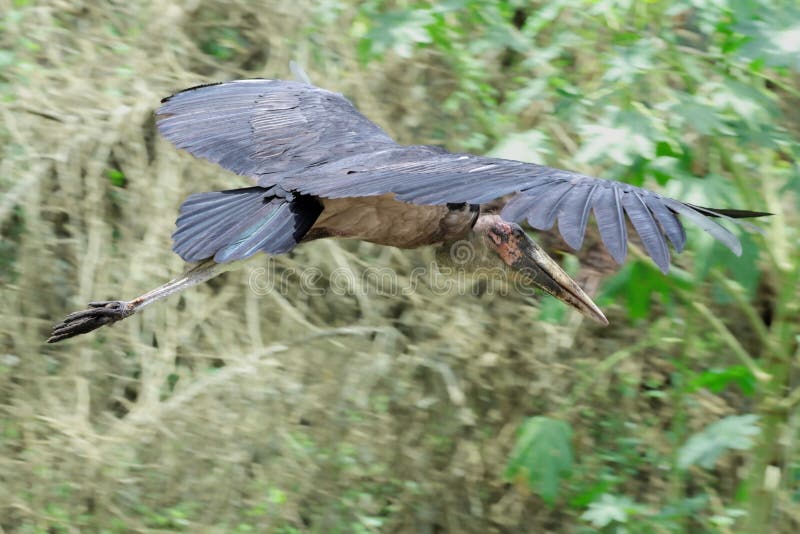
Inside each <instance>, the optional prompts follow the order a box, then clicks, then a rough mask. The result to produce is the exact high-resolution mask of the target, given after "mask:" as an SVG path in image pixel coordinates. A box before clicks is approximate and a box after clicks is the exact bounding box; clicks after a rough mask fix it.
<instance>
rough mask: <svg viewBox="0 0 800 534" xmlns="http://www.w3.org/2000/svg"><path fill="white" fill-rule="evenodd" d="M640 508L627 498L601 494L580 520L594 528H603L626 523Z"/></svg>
mask: <svg viewBox="0 0 800 534" xmlns="http://www.w3.org/2000/svg"><path fill="white" fill-rule="evenodd" d="M641 508H642V507H641V506H640V505H637V504H636V503H634V502H633V501H632V500H631V499H630V498H629V497H625V496H616V495H608V494H603V495H601V496H600V499H598V500H597V501H595V502H593V503H591V504H590V505H589V509H588V510H586V511H585V512H584V513H583V515H581V519H583V520H585V521H588V522H590V523H591V524H592V526H594V527H597V528H603V527H606V526H608V525H611V524H612V523H627V522H628V519H629V518H630V517H631V516H633V515H636V514H637V513H639V511H640V510H641Z"/></svg>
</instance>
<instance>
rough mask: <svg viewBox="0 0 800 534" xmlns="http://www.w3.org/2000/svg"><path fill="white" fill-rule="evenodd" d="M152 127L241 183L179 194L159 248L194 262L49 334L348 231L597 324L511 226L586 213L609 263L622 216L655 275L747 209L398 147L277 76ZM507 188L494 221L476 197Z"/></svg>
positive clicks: (579, 237)
mask: <svg viewBox="0 0 800 534" xmlns="http://www.w3.org/2000/svg"><path fill="white" fill-rule="evenodd" d="M162 103H163V104H162V106H161V108H160V109H159V110H158V112H157V114H156V116H157V124H158V129H159V131H160V132H161V134H162V135H163V136H164V137H165V138H166V139H168V140H169V141H171V142H172V143H173V144H174V145H175V146H177V147H178V148H182V149H185V150H187V151H188V152H189V153H191V154H193V155H195V156H197V157H201V158H204V159H207V160H209V161H211V162H214V163H217V164H219V165H220V166H222V167H223V168H226V169H228V170H230V171H233V172H235V173H237V174H240V175H243V176H247V177H249V178H250V179H251V180H252V181H253V182H254V185H253V186H251V187H246V188H240V189H231V190H227V191H217V192H208V193H196V194H193V195H191V196H190V197H189V198H188V199H186V201H185V202H184V203H183V204H182V206H181V209H180V216H179V217H178V220H177V229H176V231H175V233H174V234H173V241H174V243H173V249H174V250H175V252H176V253H178V254H179V255H180V256H181V257H182V258H183V259H184V260H186V261H187V262H190V263H197V264H198V265H197V266H195V267H193V268H191V269H190V270H189V271H187V273H185V274H184V275H183V276H182V277H181V278H178V279H176V280H174V281H172V282H169V283H167V284H165V285H164V286H162V287H161V288H157V289H155V290H153V291H151V292H148V293H146V294H145V295H142V296H141V297H138V298H137V299H134V300H132V301H130V302H126V301H113V302H100V303H93V304H92V305H91V307H90V309H88V310H85V311H82V312H76V313H75V314H72V315H70V316H68V317H67V319H66V320H65V321H64V322H63V323H61V324H59V325H57V326H56V328H55V330H54V332H53V335H52V336H51V338H50V339H49V341H51V342H53V341H59V340H61V339H65V338H68V337H71V336H74V335H77V334H81V333H85V332H88V331H91V330H93V329H95V328H97V327H99V326H102V325H104V324H109V323H112V322H114V321H117V320H120V319H123V318H125V317H127V316H129V315H130V314H132V313H134V312H135V311H137V310H138V309H140V308H142V307H144V306H146V305H148V304H150V303H152V302H154V301H156V300H159V299H160V298H163V297H164V296H166V295H169V294H173V293H175V292H176V291H180V290H182V289H183V288H185V287H189V286H191V285H194V284H196V283H199V282H201V281H203V280H206V279H208V278H210V277H212V276H214V275H216V274H217V273H218V271H219V270H220V266H221V265H225V264H230V263H232V262H235V261H237V260H241V259H244V258H247V257H249V256H252V255H253V254H256V253H257V252H265V253H267V254H282V253H285V252H287V251H289V250H291V249H292V248H294V247H295V246H297V245H298V244H300V243H301V242H304V241H310V240H313V239H320V238H327V237H341V238H352V239H361V240H364V241H369V242H372V243H377V244H380V245H391V246H395V247H399V248H415V247H419V246H424V245H435V244H445V245H446V244H450V243H453V242H455V241H459V240H462V241H465V242H467V243H469V244H471V246H473V247H475V249H476V255H475V256H476V257H480V258H483V260H482V261H483V262H484V263H485V264H489V263H491V262H492V261H493V262H496V264H497V266H498V267H500V268H502V269H503V270H505V271H509V270H510V271H511V272H513V273H515V274H514V275H515V276H517V275H524V276H526V277H527V278H528V279H529V280H531V281H532V283H533V284H534V285H536V286H538V287H540V288H541V289H543V290H545V291H547V292H548V293H550V294H553V295H555V296H557V297H558V298H560V299H561V300H564V301H565V302H568V303H569V304H570V305H572V306H574V307H576V308H578V309H579V310H581V311H582V312H583V313H584V314H586V315H588V316H590V317H592V318H593V319H595V320H597V321H599V322H603V323H606V322H607V321H606V319H605V317H604V316H603V314H602V312H600V310H599V309H597V307H596V306H595V305H594V303H592V301H591V299H590V298H589V297H588V296H587V295H585V294H584V293H583V291H582V290H581V289H580V287H578V285H577V284H576V283H575V282H574V281H572V280H571V279H570V278H569V277H568V276H567V275H566V273H564V272H563V271H562V270H561V269H560V268H559V267H558V265H557V264H556V263H555V262H554V261H553V260H552V259H551V258H549V256H547V255H546V254H545V253H544V251H543V250H542V249H541V248H540V247H539V246H538V245H536V243H534V242H533V241H532V240H531V239H530V238H529V237H528V236H527V235H526V234H525V232H523V231H522V229H521V228H520V227H519V226H517V225H516V224H514V223H515V222H517V221H522V220H527V222H528V223H529V224H530V225H531V226H532V227H534V228H537V229H549V228H551V227H552V226H553V225H555V224H556V223H557V224H558V228H559V231H560V233H561V235H562V236H563V238H564V240H565V241H566V243H567V244H568V245H570V246H572V247H573V248H576V249H577V248H580V246H581V244H582V243H583V238H584V234H585V231H586V227H587V224H588V222H589V218H590V215H591V214H592V213H593V214H594V217H595V219H596V221H597V225H598V228H599V230H600V236H601V238H602V241H603V243H604V244H605V245H606V248H607V249H608V250H609V252H610V253H611V255H612V257H613V258H614V259H615V260H616V261H617V262H618V263H621V262H622V261H624V259H625V256H626V254H627V240H628V231H629V230H628V227H629V225H628V222H630V226H631V228H632V229H633V230H634V231H635V232H637V233H638V234H639V237H640V239H641V243H642V245H643V248H644V250H645V252H646V253H647V254H648V255H649V256H651V257H652V259H653V260H654V261H655V263H656V264H657V265H658V266H659V268H660V269H661V270H662V271H664V272H667V270H668V269H669V263H670V253H669V246H668V243H671V244H672V246H673V248H674V249H675V250H677V251H678V252H680V251H681V250H682V248H683V246H684V243H685V239H686V236H685V233H684V230H683V226H682V224H681V221H680V219H679V216H682V217H684V218H686V219H688V220H691V221H693V222H694V223H696V224H698V225H699V226H701V227H702V228H703V229H704V230H706V231H707V232H709V233H710V234H711V235H712V236H714V237H715V238H716V239H718V240H719V241H721V242H722V243H723V244H725V245H726V246H727V247H728V248H730V249H731V250H733V251H734V252H735V253H737V254H739V253H740V252H741V245H740V243H739V241H738V239H737V238H736V236H735V235H734V234H732V233H731V232H730V231H728V230H727V229H726V228H724V227H723V226H720V225H719V224H717V223H716V222H714V221H713V220H712V219H714V218H723V219H729V220H732V219H734V218H740V217H752V216H759V215H764V214H763V213H759V212H747V211H741V210H725V209H713V208H704V207H700V206H694V205H691V204H687V203H683V202H680V201H677V200H673V199H669V198H666V197H663V196H661V195H659V194H657V193H654V192H651V191H647V190H644V189H641V188H637V187H634V186H631V185H628V184H624V183H621V182H614V181H610V180H602V179H599V178H592V177H589V176H584V175H582V174H578V173H575V172H570V171H564V170H559V169H553V168H551V167H546V166H543V165H535V164H531V163H523V162H519V161H511V160H504V159H498V158H488V157H483V156H476V155H471V154H454V153H450V152H447V151H444V150H442V149H441V148H437V147H431V146H420V145H412V146H402V145H399V144H397V143H396V142H395V141H394V140H392V139H391V137H389V136H388V135H387V134H386V133H385V132H384V131H383V130H382V129H380V128H379V127H378V126H377V125H375V124H374V123H372V122H370V121H369V120H368V119H367V118H365V117H364V116H363V115H361V114H360V113H359V112H358V111H357V110H356V109H355V107H354V106H353V105H352V104H351V103H350V102H349V101H348V100H347V99H345V98H344V97H343V96H342V95H339V94H336V93H332V92H330V91H326V90H324V89H320V88H318V87H315V86H313V85H309V84H306V83H298V82H288V81H282V80H239V81H234V82H228V83H222V84H212V85H204V86H198V87H194V88H190V89H187V90H185V91H181V92H179V93H177V94H175V95H173V96H171V97H168V98H166V99H164V100H163V101H162ZM507 195H509V196H511V198H510V200H509V202H508V203H507V204H506V205H505V207H504V208H503V209H502V211H501V212H500V214H499V215H497V214H488V213H486V214H484V213H481V212H480V205H481V204H484V203H486V202H490V201H493V200H495V199H498V198H500V197H504V196H507Z"/></svg>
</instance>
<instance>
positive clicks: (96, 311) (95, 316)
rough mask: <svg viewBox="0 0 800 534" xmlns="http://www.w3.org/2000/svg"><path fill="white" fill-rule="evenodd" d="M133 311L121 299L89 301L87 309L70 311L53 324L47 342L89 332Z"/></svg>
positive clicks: (128, 304)
mask: <svg viewBox="0 0 800 534" xmlns="http://www.w3.org/2000/svg"><path fill="white" fill-rule="evenodd" d="M133 312H134V308H133V306H131V305H130V303H128V302H125V301H122V300H110V301H109V300H106V301H97V302H90V303H89V309H86V310H80V311H76V312H73V313H70V314H69V315H67V316H66V317H65V318H64V320H63V321H61V322H60V323H58V324H57V325H55V326H54V327H53V331H52V333H51V334H50V337H49V338H48V339H47V342H48V343H56V342H58V341H61V340H63V339H68V338H71V337H73V336H77V335H80V334H85V333H87V332H91V331H92V330H95V329H97V328H100V327H101V326H104V325H107V324H111V323H115V322H117V321H121V320H122V319H125V318H126V317H130V316H131V315H133Z"/></svg>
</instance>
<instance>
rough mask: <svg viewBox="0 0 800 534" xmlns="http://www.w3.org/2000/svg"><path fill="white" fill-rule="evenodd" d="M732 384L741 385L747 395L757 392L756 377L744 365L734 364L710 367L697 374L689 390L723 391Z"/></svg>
mask: <svg viewBox="0 0 800 534" xmlns="http://www.w3.org/2000/svg"><path fill="white" fill-rule="evenodd" d="M731 384H735V385H737V386H739V389H741V390H742V393H744V394H745V395H747V396H751V395H752V394H753V393H755V389H756V385H757V382H756V377H755V376H753V373H752V372H750V370H749V369H748V368H747V367H745V366H743V365H732V366H730V367H725V368H724V369H709V370H708V371H705V372H703V373H700V374H699V375H697V376H695V377H694V378H693V379H692V380H691V381H690V382H689V391H696V390H698V389H700V388H706V389H708V390H709V391H711V392H713V393H721V392H722V391H724V390H725V389H726V388H727V387H728V386H730V385H731Z"/></svg>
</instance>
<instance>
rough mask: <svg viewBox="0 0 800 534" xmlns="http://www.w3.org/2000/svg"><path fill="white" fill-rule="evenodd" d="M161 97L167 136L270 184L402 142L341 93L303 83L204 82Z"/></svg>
mask: <svg viewBox="0 0 800 534" xmlns="http://www.w3.org/2000/svg"><path fill="white" fill-rule="evenodd" d="M161 102H162V105H161V107H160V108H159V110H158V112H157V113H156V120H157V125H158V130H159V132H161V135H163V136H164V137H165V138H166V139H168V140H169V141H171V142H172V143H173V144H174V145H175V146H177V147H178V148H183V149H185V150H186V151H188V152H189V153H190V154H192V155H194V156H197V157H200V158H204V159H207V160H209V161H212V162H214V163H217V164H219V165H220V166H222V167H224V168H226V169H228V170H231V171H233V172H235V173H237V174H241V175H244V176H249V177H251V178H253V179H254V180H255V181H256V182H257V183H258V185H262V186H266V187H269V186H272V185H276V184H278V183H279V182H280V180H281V179H282V178H284V177H286V176H293V175H296V174H298V173H302V172H304V171H306V170H308V169H311V168H315V167H318V166H321V165H325V164H326V163H329V162H331V161H334V160H338V159H341V158H343V157H346V156H351V155H354V154H362V153H369V152H373V151H375V150H381V149H384V148H387V147H396V146H398V145H397V144H396V143H395V142H394V141H393V140H392V138H391V137H389V136H388V135H387V134H386V133H385V132H384V131H383V130H381V129H380V128H379V127H378V126H377V125H376V124H375V123H373V122H371V121H370V120H368V119H367V118H366V117H364V116H363V115H361V113H359V112H358V110H357V109H356V108H355V107H353V104H351V103H350V101H349V100H347V99H346V98H345V97H343V96H342V95H340V94H338V93H332V92H330V91H326V90H324V89H320V88H318V87H314V86H312V85H308V84H305V83H300V82H289V81H283V80H237V81H234V82H228V83H219V84H209V85H200V86H197V87H192V88H191V89H186V90H184V91H181V92H180V93H176V94H174V95H172V96H170V97H167V98H165V99H164V100H162V101H161Z"/></svg>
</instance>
